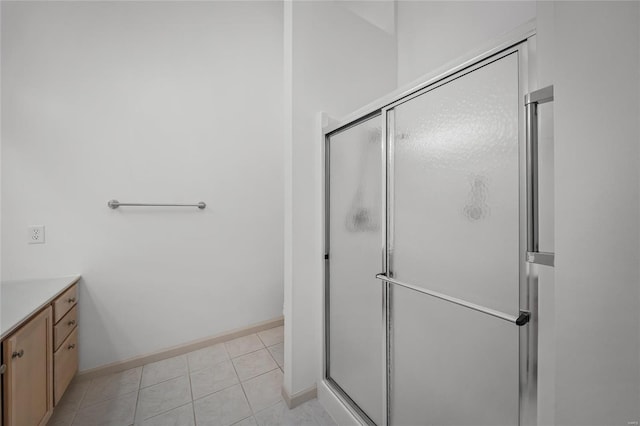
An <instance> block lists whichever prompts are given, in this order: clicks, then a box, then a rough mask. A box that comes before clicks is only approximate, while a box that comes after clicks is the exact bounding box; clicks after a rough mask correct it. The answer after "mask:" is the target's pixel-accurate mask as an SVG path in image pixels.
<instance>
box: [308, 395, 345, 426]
mask: <svg viewBox="0 0 640 426" xmlns="http://www.w3.org/2000/svg"><path fill="white" fill-rule="evenodd" d="M302 405H305V406H307V407H308V408H309V410H310V411H311V413H312V414H313V417H315V419H316V421H317V422H318V423H319V424H320V426H337V423H336V422H335V421H334V420H333V418H331V416H330V415H329V413H327V411H326V410H325V409H324V407H323V406H322V405H321V404H320V402H319V401H318V399H317V398H314V399H312V400H311V401H307V402H305V403H304V404H302Z"/></svg>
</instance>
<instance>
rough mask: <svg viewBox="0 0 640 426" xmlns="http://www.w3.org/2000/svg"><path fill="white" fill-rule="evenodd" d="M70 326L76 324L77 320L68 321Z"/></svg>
mask: <svg viewBox="0 0 640 426" xmlns="http://www.w3.org/2000/svg"><path fill="white" fill-rule="evenodd" d="M67 325H68V326H72V325H76V320H71V321H69V322H68V323H67Z"/></svg>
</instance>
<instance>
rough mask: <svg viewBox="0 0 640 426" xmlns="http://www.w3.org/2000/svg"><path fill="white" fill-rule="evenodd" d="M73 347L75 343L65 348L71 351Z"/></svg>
mask: <svg viewBox="0 0 640 426" xmlns="http://www.w3.org/2000/svg"><path fill="white" fill-rule="evenodd" d="M75 347H76V344H75V343H72V344H70V345H69V346H67V349H69V350H71V349H73V348H75Z"/></svg>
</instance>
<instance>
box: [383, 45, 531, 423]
mask: <svg viewBox="0 0 640 426" xmlns="http://www.w3.org/2000/svg"><path fill="white" fill-rule="evenodd" d="M518 60H519V58H518V51H517V50H516V51H514V52H512V53H510V54H505V55H504V56H503V57H501V58H499V59H494V60H493V61H492V62H488V63H485V64H483V65H482V66H478V67H476V68H475V69H474V70H472V71H468V72H466V73H465V74H463V75H456V76H454V77H452V78H450V79H449V80H448V81H446V82H444V83H443V84H441V85H439V86H437V87H435V88H431V89H430V90H428V91H426V92H424V93H422V94H420V95H418V96H416V97H413V98H411V99H409V100H407V101H402V102H400V103H398V104H396V105H392V107H391V108H389V109H388V110H387V111H386V113H387V123H388V126H389V129H390V130H389V141H388V150H389V176H390V177H389V208H390V214H391V216H390V218H389V219H388V227H389V231H388V232H389V234H388V237H387V238H388V250H389V253H388V255H389V274H390V277H389V278H390V279H389V281H388V282H389V307H390V318H389V320H390V336H389V351H390V359H391V365H390V379H389V380H390V383H389V388H388V389H389V392H390V395H389V406H390V408H389V409H390V413H389V421H390V424H392V425H407V426H409V425H438V426H446V425H451V426H453V425H456V426H463V425H516V424H518V422H519V386H520V377H519V359H520V358H519V353H520V350H519V347H520V346H519V345H520V340H519V332H520V327H518V325H516V321H519V322H522V320H523V318H524V317H523V316H521V312H520V306H521V305H520V294H521V287H522V283H523V282H525V281H524V280H525V279H526V274H525V272H526V271H525V270H524V263H523V262H524V258H525V257H524V253H525V251H524V250H525V247H524V245H523V244H522V243H523V234H522V232H523V226H522V218H523V217H524V216H523V214H524V212H523V206H524V200H525V198H523V196H524V195H523V191H522V189H523V187H524V186H523V185H524V181H523V178H522V177H521V176H522V164H523V159H524V152H523V150H522V148H521V143H520V139H521V136H520V131H519V129H520V126H519V121H520V117H521V116H522V109H521V107H520V104H521V103H522V102H521V99H522V98H521V89H520V87H519V65H518Z"/></svg>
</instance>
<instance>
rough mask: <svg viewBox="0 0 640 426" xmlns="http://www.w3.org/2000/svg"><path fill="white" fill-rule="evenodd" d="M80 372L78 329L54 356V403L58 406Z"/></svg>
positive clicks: (74, 330) (75, 329)
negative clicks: (72, 380) (74, 377)
mask: <svg viewBox="0 0 640 426" xmlns="http://www.w3.org/2000/svg"><path fill="white" fill-rule="evenodd" d="M77 370H78V329H77V328H74V329H73V331H72V332H71V334H70V335H69V337H67V339H66V340H65V341H64V342H63V343H62V345H61V346H60V348H59V349H58V350H57V351H56V352H55V353H54V354H53V401H54V404H55V405H57V404H58V402H59V401H60V398H62V395H63V394H64V391H65V390H66V389H67V386H69V383H71V379H73V376H75V374H76V371H77Z"/></svg>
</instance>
